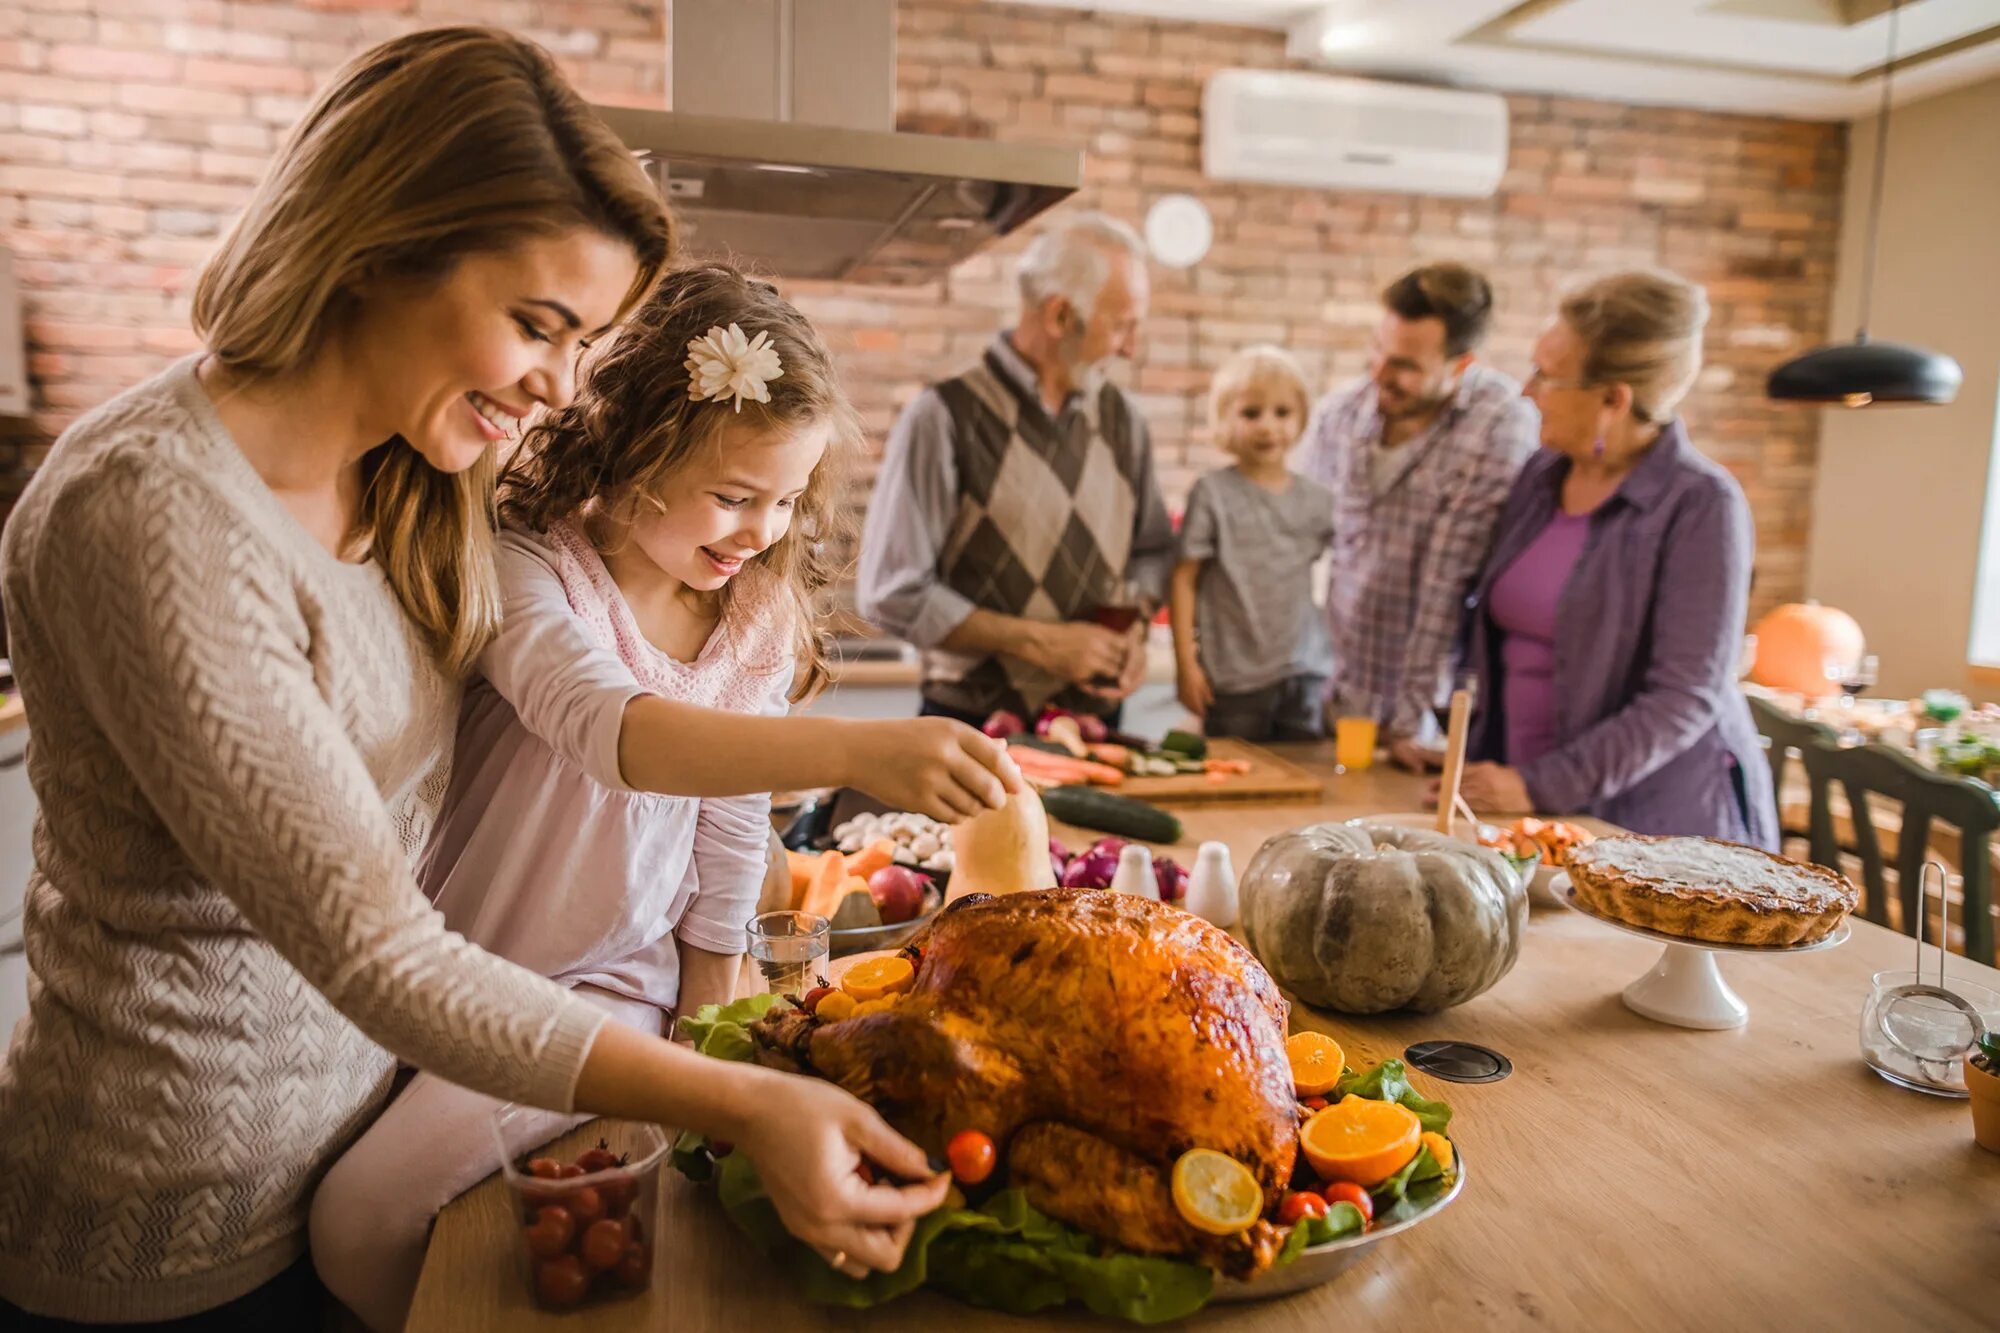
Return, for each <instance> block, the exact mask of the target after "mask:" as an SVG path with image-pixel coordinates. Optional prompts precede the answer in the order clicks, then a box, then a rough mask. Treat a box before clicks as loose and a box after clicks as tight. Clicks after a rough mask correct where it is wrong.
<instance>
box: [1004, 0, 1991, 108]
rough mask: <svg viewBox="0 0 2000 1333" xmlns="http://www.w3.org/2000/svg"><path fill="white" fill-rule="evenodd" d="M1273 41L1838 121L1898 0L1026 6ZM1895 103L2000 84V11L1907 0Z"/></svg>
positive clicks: (1562, 88)
mask: <svg viewBox="0 0 2000 1333" xmlns="http://www.w3.org/2000/svg"><path fill="white" fill-rule="evenodd" d="M1020 2H1021V3H1028V4H1041V5H1056V6H1060V7H1063V8H1086V9H1094V10H1100V11H1105V12H1111V13H1123V14H1134V15H1143V16H1146V17H1152V18H1172V19H1194V20H1198V21H1202V22H1209V23H1229V24H1237V25H1247V26H1252V27H1262V28H1272V29H1276V30H1279V31H1282V32H1285V33H1286V34H1288V45H1289V48H1290V51H1291V54H1292V55H1293V56H1294V57H1295V58H1297V59H1300V60H1303V61H1307V62H1309V63H1317V64H1319V65H1321V66H1323V67H1324V68H1326V69H1327V70H1329V71H1338V72H1341V73H1350V74H1376V75H1385V76H1393V77H1398V78H1415V79H1423V80H1429V81H1437V82H1444V83H1452V84H1461V85H1464V86H1468V87H1479V88H1491V89H1497V90H1501V91H1512V92H1542V93H1562V94H1566V95H1569V96H1575V97H1599V98H1609V99H1612V100H1615V101H1621V102H1645V103H1658V104H1665V105H1675V106H1696V107H1704V108H1709V109H1713V110H1721V111H1744V112H1753V113H1758V114H1775V115H1785V116H1796V117H1801V118H1805V119H1815V120H1844V119H1849V118H1852V117H1855V116H1860V115H1866V114H1870V113H1872V112H1873V111H1874V109H1875V106H1876V103H1877V101H1878V100H1879V99H1880V97H1881V74H1882V69H1883V65H1884V61H1885V56H1886V54H1887V49H1888V41H1889V23H1890V17H1889V10H1890V0H1020ZM1897 23H1898V36H1897V51H1898V58H1897V64H1896V77H1895V98H1896V101H1898V102H1904V101H1911V100H1915V99H1917V98H1921V97H1928V96H1932V95H1934V94H1936V93H1940V92H1944V91H1946V90H1947V89H1951V88H1956V87H1960V86H1962V85H1965V84H1970V83H1977V82H1980V81H1982V80H1984V79H1988V78H1993V77H1996V76H2000V0H1905V3H1904V4H1903V6H1902V12H1901V15H1900V16H1899V18H1898V20H1897Z"/></svg>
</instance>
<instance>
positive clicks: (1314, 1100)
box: [1299, 1097, 1326, 1111]
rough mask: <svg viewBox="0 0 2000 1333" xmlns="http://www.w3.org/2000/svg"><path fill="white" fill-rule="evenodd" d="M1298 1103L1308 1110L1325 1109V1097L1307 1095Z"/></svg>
mask: <svg viewBox="0 0 2000 1333" xmlns="http://www.w3.org/2000/svg"><path fill="white" fill-rule="evenodd" d="M1299 1105H1300V1106H1303V1107H1305V1108H1306V1110H1308V1111H1324V1110H1325V1109H1326V1098H1324V1097H1307V1098H1305V1099H1304V1100H1303V1101H1301V1102H1300V1103H1299Z"/></svg>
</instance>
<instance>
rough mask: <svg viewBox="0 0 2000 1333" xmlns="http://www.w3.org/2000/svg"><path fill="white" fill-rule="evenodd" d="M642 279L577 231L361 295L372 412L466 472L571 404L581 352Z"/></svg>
mask: <svg viewBox="0 0 2000 1333" xmlns="http://www.w3.org/2000/svg"><path fill="white" fill-rule="evenodd" d="M637 273H638V261H637V259H636V258H635V257H634V255H633V253H632V249H631V247H630V246H628V245H626V244H625V243H624V242H623V241H619V240H615V239H613V238H612V237H609V236H606V235H605V234H604V233H602V232H599V231H595V230H592V229H589V228H574V229H572V230H569V231H566V232H563V233H560V234H558V235H554V236H548V237H536V238H533V239H530V240H527V241H524V242H522V243H521V244H519V245H517V246H514V247H511V248H509V249H507V250H500V251H490V252H484V253H479V254H472V255H468V256H466V257H465V258H463V259H461V260H459V261H458V262H457V263H456V264H455V265H453V267H452V270H451V272H450V273H449V274H447V275H446V276H445V277H444V278H442V279H440V280H439V281H437V282H435V283H431V284H425V285H422V286H415V287H408V288H405V287H401V286H396V287H391V286H390V285H389V284H386V283H384V284H380V285H379V286H378V287H376V288H373V289H369V290H365V291H364V292H363V298H362V306H361V314H360V317H359V319H358V320H357V322H356V324H355V326H354V328H353V331H352V336H351V337H350V338H349V340H348V345H349V347H350V349H351V355H352V356H353V358H354V359H355V360H357V361H358V362H359V363H360V364H361V366H362V368H363V375H362V378H361V382H363V383H366V384H369V385H370V386H371V392H372V393H373V394H374V395H375V396H376V399H377V401H376V403H375V404H374V405H373V406H372V407H371V408H369V409H367V411H366V416H367V417H368V419H369V420H370V421H371V422H379V423H380V426H381V427H382V428H383V429H384V431H385V435H384V437H385V438H387V436H388V435H390V434H394V435H400V436H402V437H403V439H404V440H405V441H407V442H408V443H409V445H410V447H411V448H413V449H415V450H416V451H417V452H418V453H419V454H421V455H423V457H424V460H425V461H426V462H428V463H429V464H430V465H431V466H432V467H434V468H436V469H438V471H440V472H462V471H464V470H465V469H466V468H468V467H471V466H472V465H473V464H474V463H476V462H477V461H479V458H480V456H481V455H482V454H483V453H485V452H486V450H488V449H490V448H492V447H493V446H494V445H496V444H499V443H501V442H502V441H504V440H507V439H509V438H515V439H518V438H519V436H520V431H521V425H522V421H523V419H524V418H526V417H528V416H529V415H531V414H532V413H534V412H535V411H536V410H537V409H539V408H543V407H548V408H559V407H562V406H564V405H566V404H567V403H568V402H569V401H570V398H571V397H572V396H573V394H574V392H575V388H576V360H577V355H578V353H579V352H580V351H581V350H582V349H583V348H584V347H587V346H588V345H589V343H590V340H591V339H592V338H594V337H596V336H598V335H599V334H602V333H604V332H605V331H606V330H607V329H608V328H609V326H610V324H611V322H612V321H613V320H614V319H615V318H616V317H617V314H618V308H619V305H620V303H621V302H622V301H623V300H624V299H625V296H626V293H627V292H629V291H630V290H631V287H632V283H633V280H634V278H635V277H636V276H637Z"/></svg>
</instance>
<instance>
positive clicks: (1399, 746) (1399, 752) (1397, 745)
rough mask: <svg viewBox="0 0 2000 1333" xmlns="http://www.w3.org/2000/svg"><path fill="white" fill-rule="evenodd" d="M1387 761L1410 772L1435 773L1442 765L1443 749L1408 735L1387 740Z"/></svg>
mask: <svg viewBox="0 0 2000 1333" xmlns="http://www.w3.org/2000/svg"><path fill="white" fill-rule="evenodd" d="M1389 762H1390V763H1392V764H1394V765H1395V766H1396V767H1397V768H1400V769H1404V770H1406V771H1408V772H1411V773H1435V772H1436V771H1437V770H1438V769H1440V768H1443V767H1444V751H1443V750H1442V749H1439V748H1437V747H1435V746H1430V745H1425V744H1424V743H1423V742H1422V741H1419V740H1415V739H1413V738H1411V737H1409V736H1397V737H1394V738H1393V739H1391V740H1390V742H1389Z"/></svg>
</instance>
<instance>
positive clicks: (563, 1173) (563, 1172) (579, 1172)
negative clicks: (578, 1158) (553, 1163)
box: [556, 1162, 590, 1180]
mask: <svg viewBox="0 0 2000 1333" xmlns="http://www.w3.org/2000/svg"><path fill="white" fill-rule="evenodd" d="M589 1174H590V1172H588V1171H586V1170H584V1169H583V1168H582V1167H580V1166H578V1165H577V1164H576V1163H575V1162H571V1163H570V1164H569V1165H568V1166H565V1167H561V1168H559V1169H558V1170H557V1171H556V1179H557V1180H575V1179H576V1178H577V1177H578V1176H587V1175H589Z"/></svg>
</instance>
